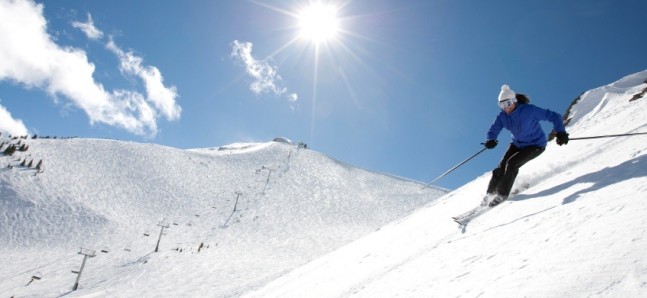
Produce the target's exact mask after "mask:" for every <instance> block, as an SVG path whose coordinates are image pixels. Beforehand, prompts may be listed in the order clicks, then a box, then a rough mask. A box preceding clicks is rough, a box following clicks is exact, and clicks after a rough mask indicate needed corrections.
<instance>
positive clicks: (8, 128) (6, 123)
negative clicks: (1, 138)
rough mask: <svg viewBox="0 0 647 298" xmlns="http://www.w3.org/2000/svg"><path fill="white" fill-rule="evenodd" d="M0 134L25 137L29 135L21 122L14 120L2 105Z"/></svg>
mask: <svg viewBox="0 0 647 298" xmlns="http://www.w3.org/2000/svg"><path fill="white" fill-rule="evenodd" d="M0 132H6V133H9V134H11V135H14V136H25V135H28V134H29V131H28V130H27V127H25V124H23V123H22V120H20V119H14V118H13V117H12V116H11V113H9V111H7V109H5V107H3V106H2V105H0Z"/></svg>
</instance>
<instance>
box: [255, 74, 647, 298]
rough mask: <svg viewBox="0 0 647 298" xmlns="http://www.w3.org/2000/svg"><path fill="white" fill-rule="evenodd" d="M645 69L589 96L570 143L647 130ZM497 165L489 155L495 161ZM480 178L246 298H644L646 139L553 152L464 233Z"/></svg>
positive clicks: (575, 112)
mask: <svg viewBox="0 0 647 298" xmlns="http://www.w3.org/2000/svg"><path fill="white" fill-rule="evenodd" d="M646 90H647V71H643V72H640V73H636V74H633V75H630V76H627V77H625V78H622V79H621V80H619V81H617V82H615V83H613V84H610V85H607V86H603V87H600V88H596V89H593V90H590V91H588V92H585V93H584V94H582V95H581V96H580V97H579V98H578V100H577V101H576V102H574V105H573V106H572V108H571V109H570V111H569V113H568V118H569V119H570V120H569V125H568V126H567V130H568V132H569V133H570V135H571V137H572V138H578V137H580V138H583V137H591V136H601V135H612V134H623V133H638V132H647V98H642V97H643V95H645V91H646ZM490 158H493V157H490ZM488 179H489V174H488V173H486V174H484V175H483V176H482V177H479V178H478V179H476V180H474V181H472V182H471V183H468V184H467V185H465V186H463V187H461V188H459V189H457V190H455V191H453V192H451V193H449V194H448V195H446V196H444V197H442V198H440V199H438V200H435V201H433V202H432V203H430V204H429V205H428V206H426V207H424V208H422V209H420V210H418V211H416V212H415V213H413V214H411V215H410V216H408V217H406V218H404V219H402V220H398V221H395V222H393V223H391V224H389V225H387V226H385V227H383V228H382V229H380V230H379V231H376V232H375V233H372V234H371V235H368V236H366V237H363V238H362V239H360V240H358V241H355V242H353V243H351V244H349V245H346V246H344V247H342V248H340V249H338V250H336V251H335V252H332V253H330V254H328V255H326V256H325V257H322V258H319V259H317V260H315V261H312V262H310V263H309V264H307V265H305V266H302V267H300V268H298V269H296V270H293V271H292V272H290V273H289V274H286V275H284V276H282V277H281V278H279V279H277V280H275V281H273V282H271V283H269V284H268V285H266V286H265V287H263V288H262V289H259V290H257V291H253V292H251V293H248V295H246V297H372V298H373V297H647V135H634V136H626V137H613V138H598V139H580V140H575V139H574V140H571V141H570V143H569V144H568V145H566V146H561V147H559V146H557V145H556V144H554V143H551V144H550V145H549V146H548V147H547V149H546V152H545V153H544V154H543V155H541V156H540V157H538V158H537V159H535V160H533V161H531V162H530V163H528V164H527V165H525V166H524V167H523V168H522V170H521V171H520V174H519V177H518V179H517V185H523V184H528V185H530V188H528V189H527V190H525V191H523V192H521V193H520V194H518V195H517V196H515V197H514V198H511V199H510V200H509V201H506V202H504V203H502V204H501V205H500V206H497V207H496V208H494V209H492V210H491V211H489V212H488V213H485V214H483V215H482V216H480V217H477V218H476V219H475V220H473V221H472V222H471V223H469V224H468V226H467V227H466V228H465V229H464V230H462V231H461V230H459V229H457V225H456V224H455V223H454V222H452V221H451V219H450V216H451V215H456V214H459V213H461V212H463V211H465V210H467V209H469V208H471V207H473V206H476V205H477V204H479V201H480V198H481V196H482V193H483V190H484V189H485V188H486V184H487V182H488Z"/></svg>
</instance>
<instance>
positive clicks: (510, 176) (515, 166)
mask: <svg viewBox="0 0 647 298" xmlns="http://www.w3.org/2000/svg"><path fill="white" fill-rule="evenodd" d="M543 152H544V147H538V146H531V147H526V148H523V149H519V151H518V152H516V153H515V154H513V155H512V156H511V157H510V158H509V159H508V161H507V163H506V165H505V173H504V174H503V177H501V181H500V182H499V185H498V187H497V192H498V193H499V194H500V195H501V196H502V197H503V199H506V198H507V197H508V195H510V190H511V189H512V185H513V184H514V180H515V179H516V178H517V174H519V168H521V166H523V165H524V164H526V163H527V162H529V161H531V160H533V159H534V158H536V157H537V156H539V155H540V154H542V153H543Z"/></svg>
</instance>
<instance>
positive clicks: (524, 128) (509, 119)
mask: <svg viewBox="0 0 647 298" xmlns="http://www.w3.org/2000/svg"><path fill="white" fill-rule="evenodd" d="M539 121H550V122H552V123H553V129H554V130H555V131H556V132H562V131H564V132H565V131H566V128H564V123H563V122H562V115H560V114H559V113H556V112H553V111H551V110H547V109H542V108H540V107H537V106H535V105H532V104H524V103H519V102H518V103H517V107H516V108H515V109H514V111H512V113H510V114H509V115H508V114H507V113H506V112H505V111H501V113H499V115H497V117H496V119H494V123H492V126H491V127H490V129H489V130H488V132H487V139H488V140H496V139H497V137H498V136H499V133H500V132H501V130H502V129H503V128H505V129H507V130H509V131H510V132H511V133H512V144H513V145H515V146H516V147H517V148H524V147H528V146H541V147H546V143H547V142H548V141H547V140H546V134H545V133H544V131H543V129H542V128H541V126H540V125H539Z"/></svg>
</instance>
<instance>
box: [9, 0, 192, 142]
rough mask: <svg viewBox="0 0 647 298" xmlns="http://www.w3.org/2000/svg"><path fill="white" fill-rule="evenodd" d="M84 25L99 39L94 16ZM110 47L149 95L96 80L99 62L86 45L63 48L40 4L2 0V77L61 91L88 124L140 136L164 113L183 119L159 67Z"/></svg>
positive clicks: (55, 93)
mask: <svg viewBox="0 0 647 298" xmlns="http://www.w3.org/2000/svg"><path fill="white" fill-rule="evenodd" d="M84 24H85V25H81V23H79V24H77V26H75V27H77V28H79V29H81V30H83V31H84V32H85V33H86V35H88V37H90V38H96V39H100V38H101V37H100V34H99V35H97V32H101V31H100V30H98V29H96V28H95V27H94V24H93V23H92V18H91V16H89V15H88V21H87V22H86V23H84ZM92 28H94V29H92ZM95 31H96V32H95ZM88 32H90V34H89V33H88ZM92 34H94V35H92ZM92 36H94V37H92ZM107 47H108V49H110V50H111V51H112V52H114V53H115V54H116V55H117V56H118V57H119V59H120V60H121V65H120V67H121V69H122V72H124V73H127V74H132V75H137V76H138V77H139V78H141V79H142V81H143V82H144V85H145V89H146V96H144V95H143V94H141V93H139V92H137V91H132V90H113V91H108V90H105V88H104V87H103V85H102V84H101V83H98V82H96V81H95V80H94V78H93V73H94V70H95V66H94V64H92V63H91V62H89V61H88V57H87V55H86V53H85V52H84V51H83V50H81V49H77V48H72V47H67V46H66V47H61V46H59V45H58V44H56V43H55V42H54V41H53V39H52V38H51V37H50V36H49V34H48V33H47V21H46V20H45V18H44V16H43V6H42V4H36V3H34V2H32V1H8V0H0V81H4V80H9V81H12V82H14V83H17V84H22V85H24V86H25V87H27V88H40V89H43V90H45V91H46V92H48V93H49V94H51V95H52V96H53V97H55V98H58V97H57V96H58V95H63V96H64V97H65V98H67V99H69V100H70V101H71V102H72V103H73V105H74V106H76V107H78V108H80V109H82V110H83V111H85V113H86V114H87V115H88V117H89V119H90V123H103V124H107V125H111V126H117V127H121V128H123V129H125V130H127V131H129V132H131V133H134V134H137V135H146V136H155V135H156V134H157V118H158V117H159V116H160V115H162V116H164V117H166V118H167V119H168V120H176V119H179V116H180V112H181V108H180V107H179V106H178V105H177V104H176V102H175V99H176V98H177V97H178V94H177V91H176V89H175V87H170V88H167V87H165V86H164V84H163V78H162V75H161V73H160V72H159V70H158V69H157V68H155V67H152V66H143V65H142V59H141V58H139V57H137V56H135V55H133V54H132V53H124V52H123V51H122V50H120V49H119V48H118V47H117V46H116V45H115V44H114V42H113V41H112V40H110V41H109V42H108V44H107Z"/></svg>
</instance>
